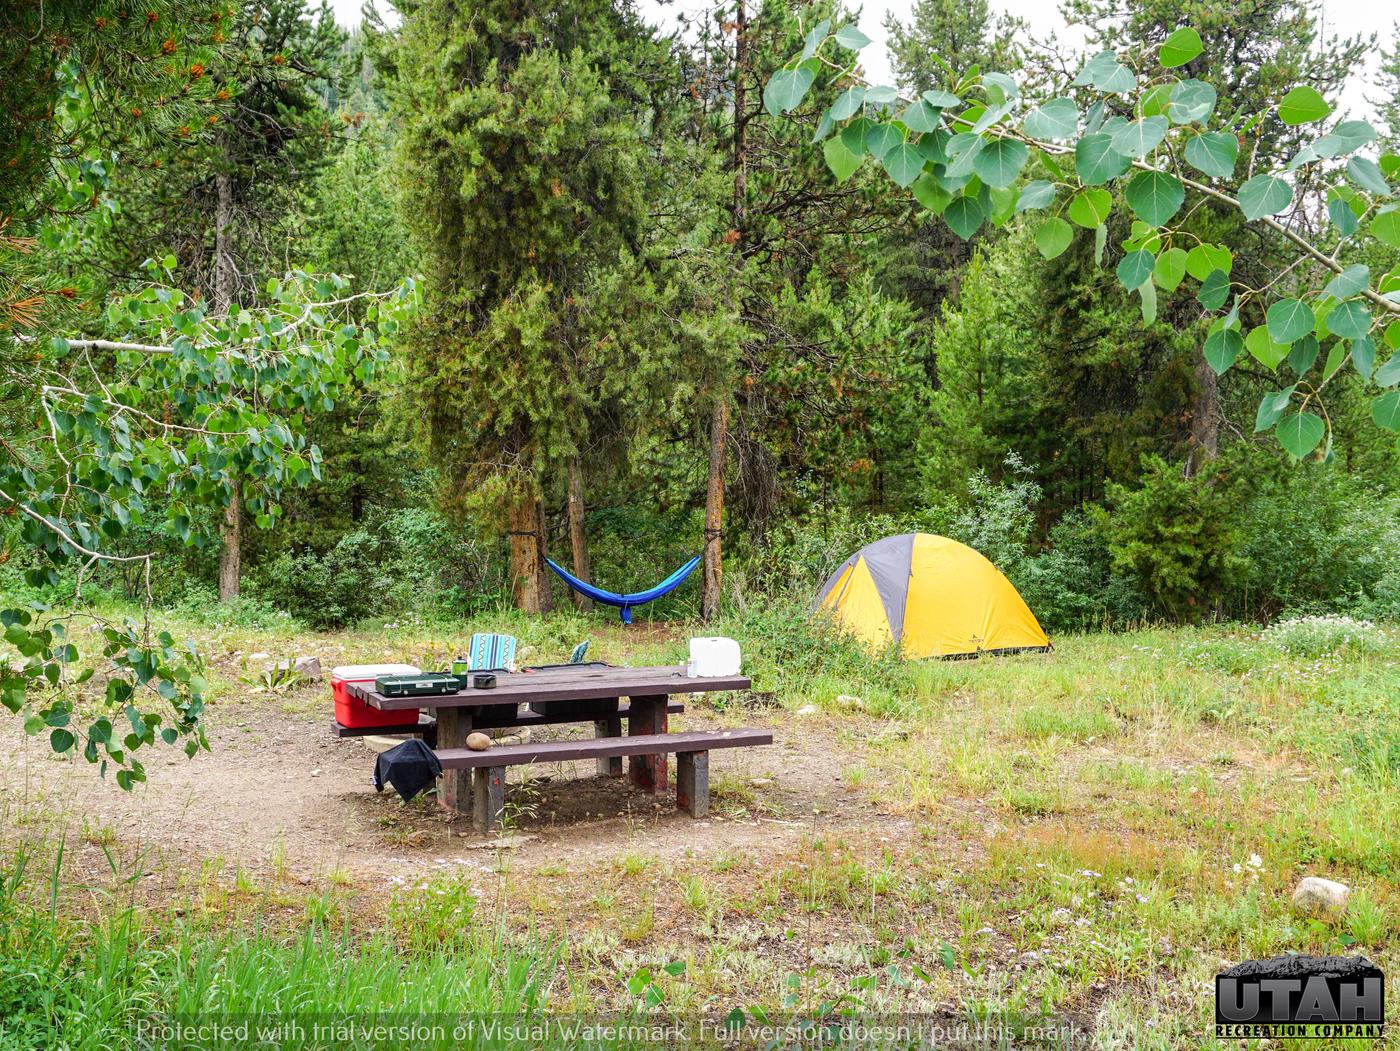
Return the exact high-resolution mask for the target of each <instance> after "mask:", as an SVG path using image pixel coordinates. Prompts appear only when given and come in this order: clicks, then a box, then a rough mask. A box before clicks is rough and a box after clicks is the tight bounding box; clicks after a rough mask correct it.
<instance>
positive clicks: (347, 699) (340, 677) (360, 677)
mask: <svg viewBox="0 0 1400 1051" xmlns="http://www.w3.org/2000/svg"><path fill="white" fill-rule="evenodd" d="M421 674H422V672H420V671H419V670H418V669H417V668H415V667H414V666H413V665H411V664H343V665H341V666H340V667H339V668H332V669H331V694H332V695H333V696H334V697H335V721H336V722H338V723H340V725H341V726H348V727H350V728H351V729H359V728H362V727H366V726H394V725H396V724H399V725H401V724H403V723H412V722H417V721H418V709H417V708H395V709H394V710H393V711H392V712H381V711H380V710H379V709H378V708H371V707H370V706H369V705H367V704H366V703H365V702H364V701H362V700H359V699H358V698H355V697H351V696H350V695H349V694H348V693H346V692H345V684H346V683H350V682H353V683H357V684H364V683H368V684H369V685H371V686H373V685H374V680H375V679H377V678H379V677H380V676H381V675H421Z"/></svg>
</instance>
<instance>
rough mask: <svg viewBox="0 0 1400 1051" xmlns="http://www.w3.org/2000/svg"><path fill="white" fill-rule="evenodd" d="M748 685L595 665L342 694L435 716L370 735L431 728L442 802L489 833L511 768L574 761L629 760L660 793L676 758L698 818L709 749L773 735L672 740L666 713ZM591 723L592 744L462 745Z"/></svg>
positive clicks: (616, 769)
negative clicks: (388, 693) (684, 702)
mask: <svg viewBox="0 0 1400 1051" xmlns="http://www.w3.org/2000/svg"><path fill="white" fill-rule="evenodd" d="M749 686H750V682H749V680H748V679H747V678H745V677H744V676H741V675H731V676H723V677H711V678H703V679H702V678H696V679H691V678H688V677H687V676H686V670H685V668H684V667H683V666H679V665H662V666H658V667H635V668H615V667H611V666H608V665H596V664H594V665H571V666H562V667H556V668H541V669H538V670H534V671H532V670H529V669H523V670H521V671H517V672H498V673H497V676H496V686H495V688H494V689H486V690H480V689H470V688H469V689H465V690H459V691H457V692H456V693H450V694H443V695H441V696H435V697H385V696H383V695H382V694H380V693H377V692H376V691H375V690H374V688H373V685H372V684H354V683H348V684H347V685H346V689H347V691H348V692H349V693H350V695H351V696H353V697H356V698H358V699H359V700H362V701H364V702H365V703H366V704H368V705H370V706H371V707H373V708H378V709H379V710H380V711H386V712H390V711H405V710H410V711H411V710H412V709H415V708H417V709H427V710H428V711H429V712H430V713H431V717H432V718H431V723H426V722H423V721H422V720H420V721H419V722H417V723H411V722H407V721H406V722H405V724H404V725H403V726H402V727H388V726H379V727H374V728H373V730H368V731H366V732H372V733H379V734H383V733H390V732H393V731H395V730H397V732H400V733H423V734H424V736H425V738H426V737H428V736H429V729H430V728H431V733H432V734H433V735H434V736H435V740H432V741H430V743H431V745H432V747H433V749H434V752H435V753H436V755H437V757H438V760H439V761H440V762H441V763H442V767H443V774H442V783H441V784H440V786H439V788H438V801H439V803H441V805H442V806H444V807H445V808H447V809H448V810H450V811H452V812H454V813H458V814H463V813H467V812H468V811H470V813H471V815H472V817H473V819H474V821H475V823H476V826H477V828H478V829H479V830H480V831H483V832H485V831H489V830H491V829H494V828H496V827H498V826H499V824H500V820H501V814H502V812H503V809H504V805H505V771H506V768H507V767H511V766H521V765H529V764H533V763H544V762H563V761H566V760H577V759H595V760H596V761H597V764H598V766H597V769H598V772H599V773H600V774H607V775H610V776H614V777H620V776H621V775H622V760H623V759H624V758H626V759H627V767H628V776H629V779H630V780H631V782H632V784H633V785H635V786H636V787H638V788H640V789H642V790H643V791H645V792H650V793H653V794H659V793H662V792H665V791H666V790H667V789H668V787H669V779H668V774H667V768H666V756H667V755H668V754H671V753H675V754H676V756H677V760H676V768H677V781H678V786H677V787H678V791H677V804H678V805H679V806H680V807H681V809H683V810H685V811H686V812H687V813H689V814H691V816H693V817H702V816H704V815H705V814H706V813H708V811H709V775H708V771H709V752H710V750H711V749H715V748H740V747H747V746H751V745H765V744H772V743H773V735H772V734H770V733H768V732H767V731H764V730H754V729H735V730H709V731H690V732H686V733H674V734H673V733H669V732H668V716H669V715H670V714H672V712H673V711H676V710H679V709H680V705H679V704H677V703H676V702H673V701H672V700H671V695H672V694H685V693H702V692H704V693H711V692H716V691H727V690H746V689H748V688H749ZM624 700H625V702H626V703H624ZM522 705H524V706H526V707H525V708H522ZM588 722H591V723H592V724H593V730H594V737H593V738H592V739H590V740H571V741H552V742H545V743H540V744H520V745H494V746H493V747H491V748H489V749H487V750H485V751H480V752H478V751H473V750H471V749H468V748H467V747H466V741H467V735H468V734H470V733H471V732H473V731H474V730H481V729H498V728H504V727H516V726H531V725H550V724H559V723H588ZM624 722H626V723H627V734H626V736H624V735H623V733H622V724H623V723H624ZM337 725H338V724H337ZM341 729H342V730H344V729H345V728H343V727H342V728H341ZM354 732H355V733H359V731H354ZM346 736H348V734H346Z"/></svg>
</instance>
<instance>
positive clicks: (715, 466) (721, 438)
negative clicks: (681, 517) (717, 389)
mask: <svg viewBox="0 0 1400 1051" xmlns="http://www.w3.org/2000/svg"><path fill="white" fill-rule="evenodd" d="M728 442H729V402H728V401H727V400H726V399H725V398H724V397H720V398H717V399H716V400H715V411H714V415H713V416H712V417H711V419H710V471H709V481H708V483H707V485H706V487H705V560H704V575H703V578H702V584H701V590H700V616H701V618H703V619H704V620H712V619H714V618H715V617H716V616H718V614H719V608H720V598H721V595H722V593H723V584H724V566H723V557H722V553H721V550H720V532H721V530H722V529H723V527H724V452H725V448H726V446H727V445H728Z"/></svg>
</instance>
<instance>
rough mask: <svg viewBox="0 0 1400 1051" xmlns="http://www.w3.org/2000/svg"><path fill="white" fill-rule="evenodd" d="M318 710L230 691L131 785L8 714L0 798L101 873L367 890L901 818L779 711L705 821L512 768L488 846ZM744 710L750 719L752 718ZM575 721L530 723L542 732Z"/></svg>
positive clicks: (842, 744)
mask: <svg viewBox="0 0 1400 1051" xmlns="http://www.w3.org/2000/svg"><path fill="white" fill-rule="evenodd" d="M329 712H330V698H329V690H328V688H326V687H324V686H323V685H320V684H307V685H304V686H302V687H299V688H298V689H297V690H296V691H295V692H293V693H290V694H286V695H280V696H279V695H268V694H258V695H252V696H249V695H248V694H247V693H246V692H244V693H242V694H240V695H237V696H232V697H229V698H228V699H227V700H225V701H223V702H222V703H220V704H218V705H217V706H215V708H214V709H213V711H212V712H211V715H210V720H209V727H208V732H209V740H210V745H211V747H212V751H210V752H207V753H206V752H201V753H199V754H198V755H196V756H195V758H194V759H192V760H187V759H185V758H184V757H183V755H181V754H179V753H178V752H175V751H173V750H171V751H168V752H166V753H164V754H162V755H160V756H159V757H158V758H156V759H155V760H154V762H153V763H152V764H151V766H150V770H149V779H148V781H147V782H146V783H145V784H142V785H138V786H137V787H136V788H135V790H134V791H132V792H131V793H126V792H122V791H121V790H119V789H118V788H117V786H116V785H115V783H114V782H113V781H112V780H111V779H110V777H109V778H108V779H106V780H102V779H100V778H97V777H95V776H94V771H93V769H92V768H91V767H89V766H88V764H87V763H85V762H81V761H70V760H64V759H60V758H57V757H55V756H53V755H52V753H51V752H50V750H49V749H48V747H47V742H46V741H44V740H42V739H39V738H28V737H26V736H25V735H24V734H23V732H22V730H21V728H20V727H19V726H18V725H8V726H5V727H4V728H3V730H4V735H5V736H4V738H3V745H0V793H3V798H4V799H5V800H6V801H7V803H8V805H9V807H10V808H12V809H13V811H14V812H15V813H16V814H25V813H33V812H34V811H36V810H42V811H46V812H48V814H49V822H50V823H49V825H48V830H49V834H50V835H51V836H52V835H55V834H60V833H61V832H62V833H66V834H67V837H68V840H69V843H70V848H69V849H70V850H76V851H77V853H78V859H79V860H80V861H82V862H85V863H86V865H91V866H93V867H95V868H97V869H101V868H103V867H105V866H106V862H105V858H104V856H103V853H102V850H101V848H102V846H103V845H104V844H108V845H110V844H111V843H112V842H114V841H115V842H120V843H122V844H123V845H124V846H127V847H131V848H139V849H143V850H148V851H150V853H151V855H152V856H153V857H155V858H159V859H161V861H162V862H163V866H162V867H165V868H174V869H177V870H178V869H181V868H185V869H198V868H200V867H201V866H203V865H204V864H205V863H207V862H210V861H214V862H216V863H219V864H227V865H229V866H234V865H237V866H241V867H242V868H243V869H244V870H248V871H250V872H259V873H262V874H268V873H273V872H274V870H275V872H276V874H277V875H278V876H286V877H289V878H291V879H293V880H295V881H297V882H300V883H314V882H319V881H320V880H322V879H324V878H325V877H327V876H329V875H331V874H332V873H334V874H335V875H336V878H337V879H338V880H342V881H349V882H352V883H354V884H355V885H357V886H360V887H362V888H364V889H373V888H374V887H376V886H380V887H384V886H393V885H397V884H398V883H399V882H400V881H402V880H411V879H416V878H419V877H421V876H422V875H423V873H424V872H425V870H430V869H432V868H434V867H441V866H442V865H443V864H444V863H447V864H454V865H465V866H469V867H472V868H490V867H492V866H493V865H494V864H495V850H494V849H490V848H493V847H500V848H502V849H509V850H510V851H511V854H512V857H513V858H514V859H515V861H516V863H517V864H518V865H519V867H520V868H521V869H524V870H528V869H532V868H549V867H557V866H560V865H562V866H564V867H565V868H570V867H572V866H573V865H574V864H576V863H577V864H580V865H589V866H591V865H592V864H595V863H598V862H602V863H604V864H607V863H609V862H610V861H611V860H612V859H613V858H615V857H616V856H618V855H623V854H627V853H629V852H637V851H643V852H645V853H647V854H648V855H649V856H652V857H655V858H672V857H681V856H696V857H701V858H704V857H706V856H709V855H711V854H713V853H715V852H717V851H736V850H746V849H749V848H757V847H762V848H763V849H765V850H780V849H782V848H783V847H784V846H786V845H791V844H794V843H796V842H798V841H799V840H800V839H801V838H802V837H804V836H807V835H810V834H811V833H812V832H813V831H814V829H815V830H818V831H821V830H827V829H837V828H850V827H855V826H859V825H862V824H866V823H869V822H871V821H875V820H878V821H879V822H880V823H881V824H882V826H883V827H884V830H885V831H886V832H887V833H889V832H891V831H894V830H896V829H897V828H900V827H902V828H903V829H904V830H905V831H906V832H907V831H908V828H909V825H908V822H905V821H901V820H897V819H894V818H892V817H890V816H889V815H888V814H886V815H884V816H881V815H880V814H879V813H878V810H877V808H876V807H875V806H874V805H873V804H872V803H871V802H870V801H869V800H868V799H867V798H866V794H865V793H863V792H861V791H859V790H857V789H855V788H853V787H852V786H851V785H849V784H847V783H846V782H844V781H843V779H842V777H841V761H842V760H844V761H850V760H854V759H858V758H859V749H858V748H855V747H853V743H852V741H851V738H850V735H849V734H844V735H841V739H840V740H838V735H837V734H836V733H835V732H833V731H832V730H830V729H828V728H825V727H823V726H822V725H821V720H819V719H811V720H803V721H801V722H800V723H798V724H797V725H796V726H793V725H792V722H791V720H788V721H787V722H786V725H784V726H783V727H780V728H779V731H780V732H779V734H778V735H777V740H776V742H775V744H774V745H773V746H771V747H768V748H762V749H745V750H735V751H729V752H722V753H716V755H714V756H713V757H712V760H711V762H712V771H711V777H712V782H713V785H714V790H715V802H714V808H713V811H712V815H711V817H710V818H708V819H706V820H701V821H694V820H692V819H691V818H689V817H688V816H686V815H685V814H682V813H678V812H677V811H676V808H675V800H674V795H673V793H667V794H663V795H660V796H656V797H651V796H648V795H646V794H644V793H642V792H639V791H637V790H636V789H634V788H632V787H631V786H629V785H628V784H627V782H626V779H625V778H601V777H596V776H594V775H593V771H592V763H583V762H575V763H563V764H557V765H554V766H549V767H536V768H531V769H530V770H528V771H526V770H524V769H521V768H513V769H512V770H511V784H510V790H509V793H508V799H507V814H508V833H507V835H506V836H505V838H504V840H502V841H499V842H498V841H497V840H496V839H493V838H486V837H482V836H479V835H477V834H476V833H475V832H474V831H473V830H472V827H471V822H470V819H469V818H464V817H456V818H452V817H449V816H448V815H447V814H446V813H445V812H443V811H441V810H440V809H439V808H438V806H437V805H436V802H435V800H434V799H433V797H432V796H430V795H428V796H421V797H419V798H418V799H417V800H415V801H413V802H412V803H410V804H407V805H405V804H403V803H401V802H400V801H399V799H398V797H397V796H396V795H394V793H393V792H392V791H387V790H386V791H385V792H384V793H383V794H377V793H375V792H374V790H373V789H372V788H371V786H370V774H371V771H372V769H373V766H374V753H373V752H372V751H371V750H370V749H369V748H368V747H366V744H365V742H364V741H361V740H339V739H336V738H334V737H333V736H332V735H331V733H330V730H329ZM734 721H735V720H734V716H733V715H729V716H721V715H720V714H719V713H716V712H714V711H712V710H710V709H708V708H707V707H706V706H705V704H704V702H703V701H701V702H698V703H694V702H692V703H691V704H689V706H688V708H687V711H686V713H685V714H684V715H682V716H678V717H673V728H682V729H685V728H703V727H710V726H715V725H721V724H727V725H732V724H734ZM742 721H744V722H745V723H749V724H761V723H762V719H761V718H759V717H758V715H757V713H753V712H747V713H743V720H742ZM583 732H584V730H583V729H582V728H581V727H558V728H555V727H552V728H548V730H546V731H542V730H541V729H539V728H536V729H535V730H534V733H535V735H536V739H542V738H544V737H546V736H550V737H559V736H569V735H572V736H577V735H580V734H582V733H583ZM835 757H840V759H838V758H835ZM673 775H674V771H673ZM673 784H674V776H673ZM891 822H893V824H891Z"/></svg>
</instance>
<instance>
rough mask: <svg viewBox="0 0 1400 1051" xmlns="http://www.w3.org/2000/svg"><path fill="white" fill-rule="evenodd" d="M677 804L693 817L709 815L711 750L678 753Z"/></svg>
mask: <svg viewBox="0 0 1400 1051" xmlns="http://www.w3.org/2000/svg"><path fill="white" fill-rule="evenodd" d="M676 806H678V807H679V808H680V809H682V810H684V811H685V812H686V813H687V814H689V815H690V816H691V817H696V818H699V817H709V815H710V753H709V752H678V753H677V754H676Z"/></svg>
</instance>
